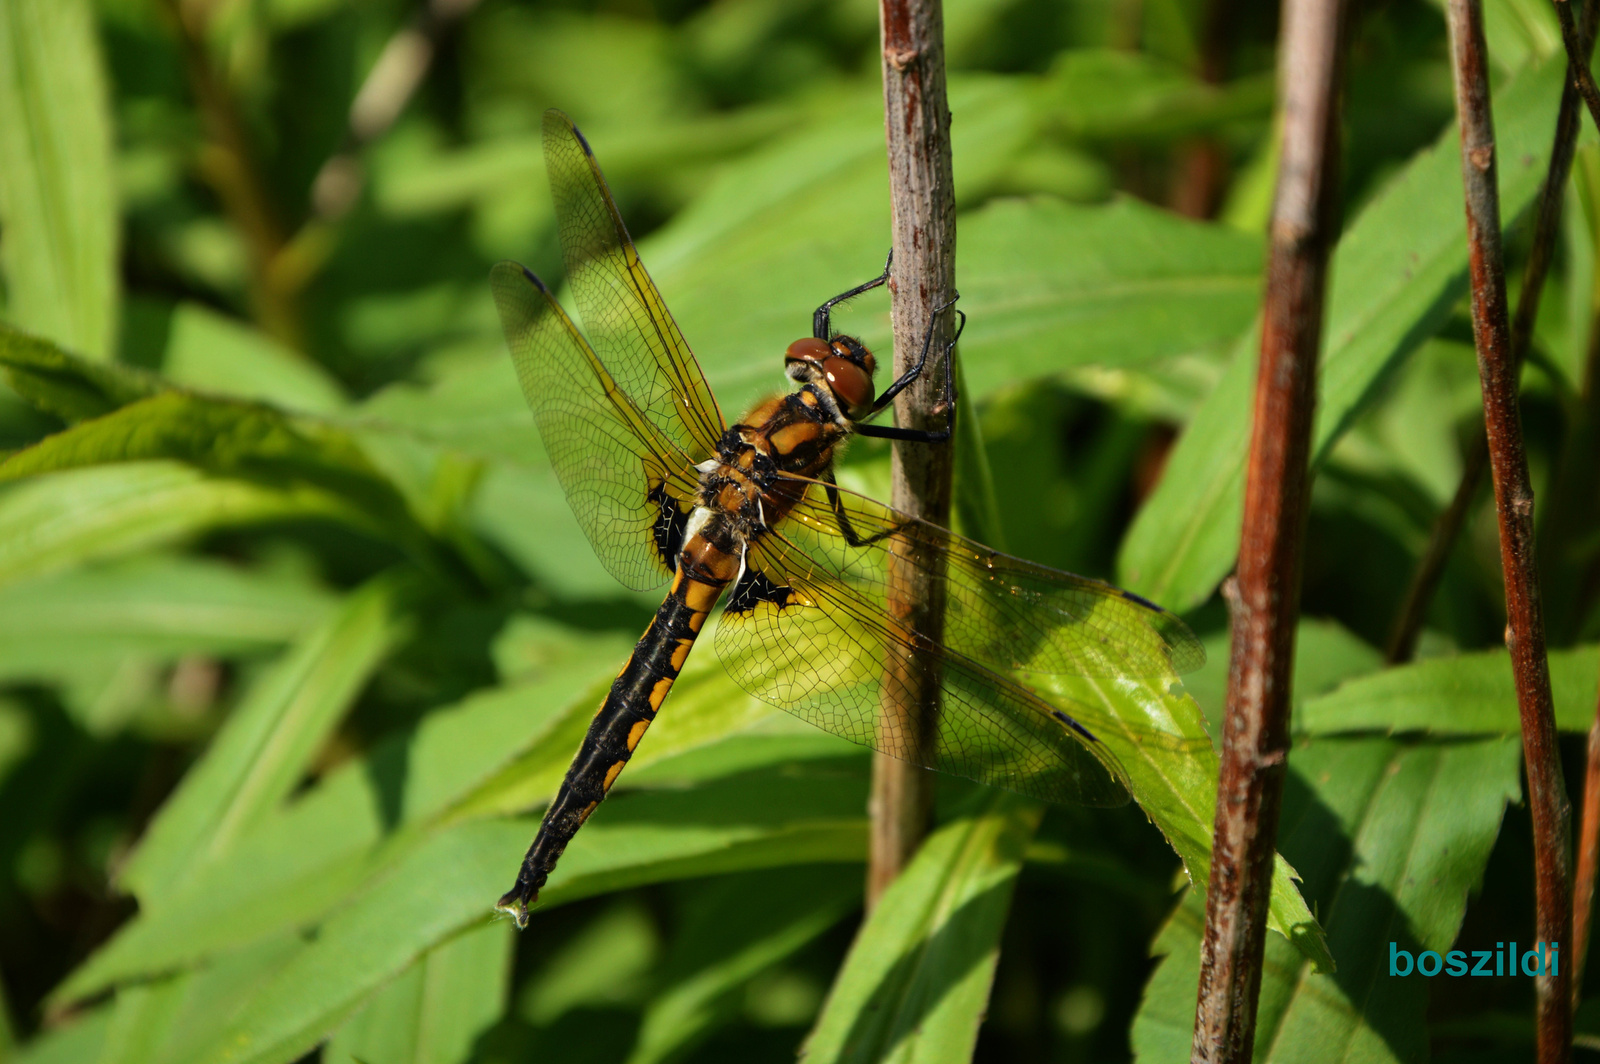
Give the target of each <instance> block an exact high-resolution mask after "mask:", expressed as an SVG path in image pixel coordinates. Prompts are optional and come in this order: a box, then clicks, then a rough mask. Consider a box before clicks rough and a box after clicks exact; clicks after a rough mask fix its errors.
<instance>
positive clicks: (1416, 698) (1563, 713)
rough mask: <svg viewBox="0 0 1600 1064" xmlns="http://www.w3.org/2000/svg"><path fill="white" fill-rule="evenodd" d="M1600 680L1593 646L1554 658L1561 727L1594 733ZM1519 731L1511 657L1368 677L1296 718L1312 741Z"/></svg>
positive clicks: (1498, 653)
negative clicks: (1351, 735) (1350, 735)
mask: <svg viewBox="0 0 1600 1064" xmlns="http://www.w3.org/2000/svg"><path fill="white" fill-rule="evenodd" d="M1597 678H1600V648H1597V647H1595V646H1594V645H1593V644H1591V645H1589V646H1583V647H1574V648H1572V649H1570V650H1557V651H1553V652H1552V653H1551V654H1550V686H1551V693H1552V695H1553V696H1554V701H1555V711H1556V726H1557V727H1558V728H1560V729H1561V730H1563V731H1575V732H1581V731H1588V730H1589V727H1590V725H1592V724H1593V723H1594V715H1595V685H1596V682H1597ZM1520 726H1521V725H1520V723H1519V720H1518V717H1517V690H1516V683H1515V679H1514V677H1513V675H1512V670H1511V658H1510V656H1509V655H1508V654H1507V653H1506V652H1505V651H1504V650H1484V651H1480V652H1478V653H1475V654H1461V655H1457V656H1454V657H1448V658H1430V659H1427V660H1425V661H1419V662H1414V663H1412V664H1409V665H1401V666H1398V667H1396V668H1391V669H1385V670H1383V671H1382V672H1376V673H1373V674H1372V675H1370V676H1363V677H1360V678H1358V679H1354V680H1351V681H1350V682H1348V683H1346V684H1344V685H1343V686H1341V687H1339V688H1338V689H1337V690H1334V691H1330V692H1329V693H1327V694H1325V695H1322V696H1321V697H1319V698H1314V699H1312V700H1311V701H1310V702H1308V703H1306V705H1305V706H1304V708H1302V709H1300V710H1297V711H1296V713H1295V717H1294V727H1295V730H1296V731H1303V732H1306V733H1308V734H1313V735H1315V734H1323V735H1327V734H1337V733H1339V732H1355V731H1375V732H1383V733H1390V734H1393V733H1403V732H1412V731H1420V732H1428V733H1431V734H1434V735H1515V734H1517V733H1518V732H1519V729H1520Z"/></svg>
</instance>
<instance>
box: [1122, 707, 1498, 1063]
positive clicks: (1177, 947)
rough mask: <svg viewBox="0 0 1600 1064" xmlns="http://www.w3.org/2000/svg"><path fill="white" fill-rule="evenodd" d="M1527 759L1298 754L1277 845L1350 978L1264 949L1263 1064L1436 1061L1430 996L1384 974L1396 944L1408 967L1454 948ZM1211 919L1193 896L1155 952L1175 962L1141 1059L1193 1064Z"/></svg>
mask: <svg viewBox="0 0 1600 1064" xmlns="http://www.w3.org/2000/svg"><path fill="white" fill-rule="evenodd" d="M1519 755H1520V750H1519V747H1518V744H1517V743H1516V742H1515V741H1514V740H1509V739H1489V740H1480V741H1477V742H1463V743H1458V744H1453V745H1448V746H1444V745H1431V744H1417V745H1413V744H1408V743H1403V742H1398V741H1396V740H1392V739H1332V738H1321V739H1318V740H1317V741H1315V742H1313V743H1309V744H1302V745H1299V746H1297V747H1296V748H1295V750H1294V751H1293V752H1292V753H1291V755H1290V761H1289V764H1290V777H1289V784H1288V786H1287V788H1286V789H1285V792H1286V801H1285V808H1284V814H1283V821H1282V825H1281V827H1280V831H1279V838H1280V842H1281V845H1282V847H1283V852H1284V853H1285V854H1287V855H1289V856H1290V857H1292V858H1293V859H1294V860H1295V862H1296V864H1297V866H1298V867H1299V868H1300V869H1301V871H1302V873H1303V875H1304V877H1305V883H1304V886H1305V891H1306V894H1307V896H1309V897H1310V898H1312V899H1314V900H1315V901H1316V902H1317V904H1318V908H1319V911H1320V912H1322V913H1324V914H1325V915H1326V926H1327V930H1328V940H1329V945H1330V948H1331V949H1332V952H1333V955H1334V958H1335V959H1336V960H1337V961H1338V965H1339V968H1338V971H1337V973H1335V974H1331V975H1328V974H1318V973H1315V972H1313V971H1311V970H1310V965H1309V964H1308V963H1307V962H1306V961H1305V960H1304V959H1303V958H1302V957H1300V956H1298V955H1297V954H1296V953H1295V952H1294V951H1293V950H1291V949H1290V948H1289V947H1288V945H1287V944H1286V943H1283V942H1280V941H1277V940H1275V939H1272V938H1269V939H1268V941H1267V953H1266V963H1265V967H1264V968H1263V974H1262V985H1261V1004H1260V1014H1259V1018H1258V1021H1257V1030H1256V1045H1255V1059H1256V1060H1258V1061H1262V1062H1264V1064H1289V1062H1294V1064H1314V1062H1322V1061H1328V1062H1334V1061H1340V1062H1344V1061H1352V1060H1363V1061H1373V1062H1387V1061H1405V1062H1413V1061H1417V1062H1420V1061H1423V1060H1426V1059H1427V1048H1428V1041H1427V1033H1426V1032H1427V1027H1426V1024H1425V1010H1426V1008H1427V1003H1428V1002H1427V998H1428V992H1427V983H1426V981H1425V980H1422V979H1399V978H1393V977H1391V976H1390V975H1389V974H1388V951H1389V948H1390V943H1394V944H1395V946H1396V948H1398V949H1405V950H1408V951H1410V952H1411V953H1412V954H1413V955H1416V954H1418V953H1419V952H1420V951H1422V950H1429V949H1431V950H1434V951H1436V952H1439V953H1441V954H1443V953H1444V952H1445V951H1446V950H1448V949H1449V948H1450V946H1451V944H1452V942H1454V940H1455V938H1456V935H1457V933H1458V932H1459V930H1460V928H1461V920H1462V917H1463V915H1464V913H1465V911H1466V903H1467V894H1468V891H1470V890H1472V889H1473V888H1474V887H1475V886H1476V885H1477V884H1478V882H1479V881H1480V879H1481V877H1482V875H1483V869H1484V865H1485V864H1486V862H1487V861H1488V859H1489V852H1490V850H1491V849H1493V847H1494V842H1495V838H1496V836H1497V834H1498V832H1499V827H1500V821H1501V816H1502V814H1503V813H1504V810H1505V806H1506V803H1507V802H1510V801H1515V800H1516V798H1517V796H1518V793H1519V787H1518V776H1517V773H1518V765H1519V761H1520V756H1519ZM1204 907H1205V898H1204V894H1203V893H1201V892H1198V891H1191V892H1190V893H1189V895H1188V896H1187V897H1186V898H1185V899H1184V902H1183V904H1181V905H1180V906H1179V908H1178V910H1177V911H1176V912H1175V913H1174V914H1173V916H1172V919H1171V920H1170V921H1169V922H1168V924H1167V926H1166V928H1165V929H1164V930H1163V931H1162V932H1161V935H1160V937H1159V938H1158V939H1157V942H1156V945H1155V951H1156V952H1157V953H1158V954H1166V957H1165V959H1164V960H1162V961H1161V965H1160V967H1159V968H1158V969H1157V971H1156V973H1155V975H1154V976H1153V977H1152V979H1151V981H1150V984H1149V986H1148V987H1147V988H1146V990H1145V999H1144V1004H1143V1005H1142V1006H1141V1008H1140V1011H1139V1015H1138V1017H1137V1018H1136V1019H1135V1022H1134V1028H1133V1045H1134V1051H1135V1053H1136V1054H1137V1056H1138V1057H1139V1059H1140V1060H1141V1061H1150V1062H1151V1064H1164V1062H1172V1064H1176V1062H1178V1061H1186V1060H1188V1059H1189V1044H1190V1037H1191V1034H1192V1028H1193V1022H1194V1000H1195V987H1196V985H1197V982H1198V979H1199V950H1200V934H1201V930H1202V927H1203V924H1204V919H1205V916H1204Z"/></svg>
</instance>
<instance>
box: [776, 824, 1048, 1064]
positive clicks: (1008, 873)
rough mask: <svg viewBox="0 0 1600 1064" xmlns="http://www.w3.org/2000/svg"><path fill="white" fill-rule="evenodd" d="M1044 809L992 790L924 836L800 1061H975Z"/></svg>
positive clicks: (881, 903) (863, 935) (876, 912)
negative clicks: (972, 808) (1015, 893)
mask: <svg viewBox="0 0 1600 1064" xmlns="http://www.w3.org/2000/svg"><path fill="white" fill-rule="evenodd" d="M1042 812H1043V808H1042V807H1041V806H1040V805H1038V804H1037V803H1034V802H1031V801H1028V800H1026V799H1023V798H1020V797H1018V796H1016V795H1012V794H1005V793H1003V792H995V793H994V794H993V795H992V796H989V797H988V800H987V802H986V803H985V807H984V809H983V811H982V812H981V813H979V814H977V815H974V816H969V817H961V818H959V819H957V820H955V821H952V822H951V823H949V824H946V825H945V826H943V827H942V828H940V829H939V830H938V831H937V832H935V833H934V834H933V835H931V836H930V837H929V838H928V839H927V841H925V842H924V843H923V845H922V849H921V850H919V851H918V852H917V856H916V858H915V859H914V860H913V861H912V863H911V865H910V866H909V867H908V868H907V869H906V870H905V871H904V872H902V873H901V875H900V878H899V879H897V880H895V882H894V884H893V885H892V886H891V887H890V888H889V889H888V890H887V891H886V892H885V893H884V895H883V896H882V897H881V898H879V899H878V904H877V906H876V907H875V908H874V909H873V911H872V915H871V916H870V917H868V919H867V922H866V923H865V924H864V925H862V928H861V931H860V932H859V933H858V935H857V936H856V941H855V944H854V945H853V946H852V947H851V950H850V955H849V956H848V957H847V958H846V959H845V964H844V968H843V969H842V970H841V971H840V972H839V976H838V978H837V979H836V980H835V982H834V985H833V989H832V990H831V991H830V992H829V995H828V1001H827V1004H826V1005H824V1006H823V1012H822V1016H821V1018H820V1019H818V1021H817V1025H816V1028H815V1029H814V1030H813V1031H812V1032H811V1035H810V1037H809V1038H808V1039H807V1040H806V1045H805V1048H804V1049H803V1050H802V1051H801V1055H802V1057H803V1058H804V1059H805V1060H806V1062H807V1064H834V1062H840V1061H862V1062H869V1061H870V1062H873V1064H880V1062H884V1064H887V1062H901V1061H918V1062H926V1064H935V1062H939V1061H966V1060H969V1059H971V1056H972V1048H973V1046H974V1045H975V1044H976V1042H977V1039H978V1025H979V1024H980V1023H982V1022H983V1016H984V1010H985V1008H986V1007H987V1005H988V1001H989V988H990V985H991V983H992V982H993V980H994V969H995V964H996V963H997V961H998V960H999V956H1000V932H1001V930H1002V929H1003V928H1004V927H1005V922H1006V914H1007V912H1008V911H1009V910H1010V907H1011V892H1012V889H1013V888H1014V887H1015V885H1016V878H1017V873H1018V872H1019V871H1021V869H1022V859H1023V854H1024V852H1025V851H1026V850H1027V847H1028V840H1029V839H1030V838H1032V836H1033V833H1034V831H1035V829H1036V828H1037V827H1038V825H1039V817H1040V814H1041V813H1042Z"/></svg>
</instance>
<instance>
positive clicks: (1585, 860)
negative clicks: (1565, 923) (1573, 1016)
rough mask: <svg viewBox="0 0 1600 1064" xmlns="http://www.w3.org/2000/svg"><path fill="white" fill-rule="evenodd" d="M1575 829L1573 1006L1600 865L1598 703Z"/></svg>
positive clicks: (1585, 956) (1580, 984) (1586, 956)
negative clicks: (1579, 826)
mask: <svg viewBox="0 0 1600 1064" xmlns="http://www.w3.org/2000/svg"><path fill="white" fill-rule="evenodd" d="M1581 823H1582V828H1581V829H1580V830H1579V832H1578V874H1577V881H1576V884H1575V886H1574V887H1573V891H1572V961H1571V964H1572V1007H1573V1008H1577V1007H1578V994H1579V991H1581V990H1582V989H1583V967H1584V965H1585V964H1586V963H1587V962H1588V960H1589V923H1590V915H1591V914H1592V913H1593V911H1594V880H1595V871H1596V868H1597V867H1600V831H1597V830H1596V826H1597V825H1600V706H1597V707H1596V709H1595V719H1594V723H1593V724H1591V725H1589V759H1588V764H1587V766H1586V767H1585V769H1584V776H1583V817H1582V820H1581Z"/></svg>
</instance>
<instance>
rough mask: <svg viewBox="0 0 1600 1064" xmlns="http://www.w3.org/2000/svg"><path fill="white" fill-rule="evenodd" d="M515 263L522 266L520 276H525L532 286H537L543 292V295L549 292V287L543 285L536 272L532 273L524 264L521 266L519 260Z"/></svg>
mask: <svg viewBox="0 0 1600 1064" xmlns="http://www.w3.org/2000/svg"><path fill="white" fill-rule="evenodd" d="M517 265H518V266H521V267H522V276H524V277H526V278H527V279H528V282H529V283H530V284H532V285H533V287H535V288H537V289H538V290H539V291H541V292H543V293H544V294H545V295H549V294H550V289H548V288H546V287H545V286H544V282H543V281H541V280H539V275H538V274H536V273H534V272H533V271H532V270H530V269H528V268H527V267H526V266H522V264H521V263H520V262H519V263H517Z"/></svg>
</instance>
